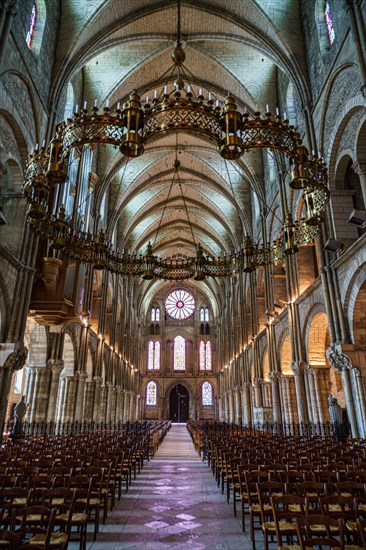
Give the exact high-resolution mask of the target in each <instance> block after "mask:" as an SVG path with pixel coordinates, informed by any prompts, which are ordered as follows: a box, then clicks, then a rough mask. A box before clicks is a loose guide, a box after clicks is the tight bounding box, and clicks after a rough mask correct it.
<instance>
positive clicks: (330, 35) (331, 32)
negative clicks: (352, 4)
mask: <svg viewBox="0 0 366 550" xmlns="http://www.w3.org/2000/svg"><path fill="white" fill-rule="evenodd" d="M324 17H325V23H326V25H327V31H328V38H329V43H330V45H332V44H333V42H334V39H335V31H334V27H333V19H332V14H331V11H330V5H329V2H325V8H324Z"/></svg>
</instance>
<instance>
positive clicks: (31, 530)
mask: <svg viewBox="0 0 366 550" xmlns="http://www.w3.org/2000/svg"><path fill="white" fill-rule="evenodd" d="M55 516H56V510H51V509H50V508H47V507H46V506H26V507H25V508H22V509H21V510H14V511H13V525H12V531H15V532H21V533H22V536H23V539H24V541H25V542H27V543H28V544H31V545H39V546H43V548H45V549H50V548H52V549H53V550H56V549H57V550H66V548H67V545H68V535H67V534H66V533H55V532H54V530H53V529H54V522H55Z"/></svg>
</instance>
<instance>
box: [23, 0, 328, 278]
mask: <svg viewBox="0 0 366 550" xmlns="http://www.w3.org/2000/svg"><path fill="white" fill-rule="evenodd" d="M177 16H178V17H177V21H178V23H177V42H176V46H175V49H174V51H173V54H172V59H173V66H172V67H171V68H170V69H168V71H166V73H165V74H168V76H167V79H166V83H165V84H164V86H163V88H162V90H161V92H160V93H159V94H158V93H157V92H156V93H155V94H154V98H153V99H152V100H151V101H149V99H148V98H146V102H145V104H144V105H142V104H141V100H140V96H139V95H138V94H137V92H136V91H133V92H132V93H131V94H130V96H129V99H128V100H127V101H126V103H125V104H124V105H123V106H122V109H121V108H120V103H118V104H117V107H116V108H115V109H114V110H112V111H111V109H110V107H109V104H108V103H107V104H106V105H105V106H104V108H103V111H102V112H100V111H99V108H98V106H97V105H96V104H95V105H94V107H93V108H92V109H91V111H88V109H87V105H86V103H84V108H83V109H81V111H80V113H79V112H78V109H75V113H74V115H73V117H72V118H69V119H67V121H66V122H64V123H62V124H60V125H59V126H58V128H57V132H56V135H55V137H54V138H53V139H52V140H51V142H50V144H49V145H48V146H47V147H45V146H43V147H41V149H38V148H36V150H35V151H34V153H33V154H32V155H30V157H29V159H28V162H27V167H26V173H25V182H24V187H23V190H24V195H25V198H26V200H27V202H28V203H29V209H28V222H29V223H30V224H31V226H32V227H33V228H34V229H35V230H36V231H37V232H38V233H40V234H41V235H42V236H43V237H45V238H47V239H49V241H50V243H51V246H52V247H53V248H54V249H55V250H57V251H60V252H62V253H64V254H65V255H67V256H69V257H71V258H74V259H76V260H78V261H80V262H85V263H90V264H92V265H93V266H94V268H95V269H107V270H109V271H111V272H114V273H119V274H121V275H125V276H141V277H143V278H144V279H145V280H150V279H153V278H161V279H168V280H183V279H188V278H191V277H193V278H194V279H196V280H199V281H202V280H204V279H205V278H206V277H226V276H230V275H232V274H234V273H238V272H240V271H244V272H250V271H253V270H254V269H256V268H257V267H259V266H262V265H264V264H266V263H277V262H281V261H283V259H284V257H285V256H286V255H290V254H294V253H296V252H297V251H298V246H299V245H302V244H308V243H310V242H313V241H314V239H315V237H316V235H317V233H318V232H319V229H320V224H321V221H322V220H323V213H324V210H325V207H326V204H327V202H328V200H329V190H328V188H327V169H326V166H325V164H324V161H323V159H322V158H321V157H320V155H319V156H318V157H315V155H314V154H313V155H312V156H311V157H310V155H309V153H308V151H307V149H306V147H304V146H303V145H302V143H301V139H300V136H299V134H298V132H297V131H296V129H295V128H294V127H293V126H291V125H290V124H289V121H288V120H287V119H286V117H284V119H282V118H281V116H280V113H279V111H278V110H276V114H274V115H273V114H271V113H270V112H269V110H268V109H267V112H266V113H265V114H264V115H263V116H262V115H261V113H260V112H255V113H254V116H251V115H250V114H249V113H248V112H244V113H241V112H240V111H239V110H238V108H237V105H236V103H235V100H234V98H233V97H232V96H231V95H230V94H229V95H228V96H227V98H226V99H225V101H224V102H223V103H222V102H220V101H219V99H214V98H213V97H212V94H211V93H208V95H207V97H205V95H204V94H203V91H202V90H201V89H199V90H198V93H196V92H195V91H194V87H193V86H192V84H191V83H190V76H191V73H190V71H189V70H188V69H187V68H186V67H185V66H184V61H185V52H184V50H183V47H182V43H181V36H180V2H179V0H178V12H177ZM173 79H174V85H173V88H171V85H170V89H169V83H170V82H171V81H172V80H173ZM172 132H175V133H176V134H178V133H179V132H189V133H193V134H198V135H200V136H202V137H204V138H205V139H208V140H209V141H211V142H212V143H214V144H215V145H216V147H217V150H218V152H219V154H220V155H221V156H222V157H223V158H224V159H228V160H236V159H238V158H240V157H241V156H242V155H243V154H244V152H245V151H248V150H249V149H253V148H254V149H261V148H269V149H274V150H278V151H281V152H282V153H283V154H284V155H285V157H287V159H288V163H289V168H290V172H291V178H290V182H289V185H290V187H291V188H293V189H296V190H301V191H303V199H304V204H305V218H304V220H302V221H301V222H299V223H294V222H293V221H292V218H291V216H290V214H287V215H286V218H285V220H284V221H283V228H282V229H283V230H282V234H281V236H279V237H278V238H277V239H276V241H275V242H274V243H273V245H272V246H268V247H260V246H254V245H253V243H252V240H251V238H250V237H249V236H247V237H245V243H244V247H243V248H242V249H240V250H238V251H236V252H233V253H230V254H225V255H224V257H216V258H213V257H211V256H208V255H206V254H205V253H204V251H203V248H202V246H201V245H200V244H198V245H197V244H196V243H195V242H194V239H193V242H194V246H195V255H193V256H191V257H188V258H181V257H176V258H175V259H173V258H171V259H170V260H167V259H162V258H159V257H158V256H156V255H154V253H153V245H151V244H150V243H149V244H148V246H147V250H146V253H145V254H137V253H133V254H130V253H126V252H123V253H119V252H117V251H115V250H113V249H112V246H111V243H109V242H107V241H106V238H105V235H104V233H103V232H102V231H99V232H98V233H97V234H96V235H92V234H86V233H81V232H79V231H78V230H77V228H76V227H75V224H72V223H70V222H69V221H68V220H66V217H65V209H64V207H63V206H61V208H59V209H58V214H57V216H55V215H54V214H53V212H54V211H55V210H56V209H57V205H56V197H57V196H58V195H59V193H58V190H59V188H60V186H62V185H63V184H64V183H65V182H66V181H67V179H68V176H67V173H66V169H65V166H66V161H67V158H68V156H69V155H70V154H71V152H72V151H74V150H79V151H80V148H82V147H83V146H84V145H89V146H91V145H93V144H103V145H107V144H110V145H113V146H115V147H118V148H119V150H120V152H121V153H122V154H123V155H124V156H126V157H128V158H129V157H138V156H140V155H142V154H143V153H144V149H145V145H146V144H148V143H149V142H150V141H152V140H155V139H156V138H158V137H160V136H164V135H166V134H170V133H172ZM176 160H177V159H176ZM178 162H179V161H178ZM183 198H184V197H183ZM74 208H77V205H74ZM187 214H188V210H187Z"/></svg>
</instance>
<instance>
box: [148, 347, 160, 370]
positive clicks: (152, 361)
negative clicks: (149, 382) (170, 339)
mask: <svg viewBox="0 0 366 550" xmlns="http://www.w3.org/2000/svg"><path fill="white" fill-rule="evenodd" d="M147 369H148V370H159V369H160V342H158V341H156V342H155V341H154V340H150V342H149V343H148V346H147Z"/></svg>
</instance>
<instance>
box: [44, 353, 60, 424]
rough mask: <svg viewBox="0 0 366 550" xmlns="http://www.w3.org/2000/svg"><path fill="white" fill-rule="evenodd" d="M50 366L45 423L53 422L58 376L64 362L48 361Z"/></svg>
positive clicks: (54, 419) (58, 360) (54, 418)
mask: <svg viewBox="0 0 366 550" xmlns="http://www.w3.org/2000/svg"><path fill="white" fill-rule="evenodd" d="M50 366H51V384H50V394H49V399H48V408H47V422H55V421H56V404H57V396H58V392H59V383H60V374H61V371H62V369H63V368H64V362H63V360H62V359H55V360H52V361H50Z"/></svg>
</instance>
